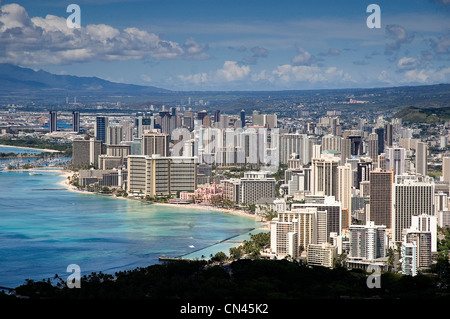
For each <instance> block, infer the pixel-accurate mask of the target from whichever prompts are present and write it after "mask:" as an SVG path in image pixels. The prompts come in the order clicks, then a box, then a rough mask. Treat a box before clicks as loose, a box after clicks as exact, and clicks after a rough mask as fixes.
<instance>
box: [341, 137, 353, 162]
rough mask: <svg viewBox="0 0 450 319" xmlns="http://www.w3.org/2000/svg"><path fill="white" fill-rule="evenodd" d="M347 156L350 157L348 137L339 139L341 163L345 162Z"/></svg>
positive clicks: (350, 146)
mask: <svg viewBox="0 0 450 319" xmlns="http://www.w3.org/2000/svg"><path fill="white" fill-rule="evenodd" d="M347 158H352V141H351V140H350V139H348V138H342V139H341V165H343V164H345V163H346V160H347Z"/></svg>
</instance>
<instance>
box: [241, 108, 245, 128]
mask: <svg viewBox="0 0 450 319" xmlns="http://www.w3.org/2000/svg"><path fill="white" fill-rule="evenodd" d="M241 124H242V128H244V127H245V110H241Z"/></svg>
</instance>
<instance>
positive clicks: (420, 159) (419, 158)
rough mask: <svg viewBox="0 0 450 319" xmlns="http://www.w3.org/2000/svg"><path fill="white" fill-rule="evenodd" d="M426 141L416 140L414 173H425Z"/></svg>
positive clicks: (426, 172) (426, 170)
mask: <svg viewBox="0 0 450 319" xmlns="http://www.w3.org/2000/svg"><path fill="white" fill-rule="evenodd" d="M427 154H428V145H427V143H423V142H418V143H417V148H416V174H420V175H427V174H428V169H427Z"/></svg>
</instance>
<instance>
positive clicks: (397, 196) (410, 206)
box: [392, 175, 435, 242]
mask: <svg viewBox="0 0 450 319" xmlns="http://www.w3.org/2000/svg"><path fill="white" fill-rule="evenodd" d="M434 189H435V185H434V182H433V181H432V180H431V178H430V177H427V176H423V177H420V176H414V175H399V176H396V177H395V183H394V184H393V192H392V197H393V198H392V203H393V208H392V238H393V240H394V241H396V242H400V241H402V231H403V229H407V228H409V227H410V226H411V223H412V218H411V217H412V216H416V215H422V214H426V215H434Z"/></svg>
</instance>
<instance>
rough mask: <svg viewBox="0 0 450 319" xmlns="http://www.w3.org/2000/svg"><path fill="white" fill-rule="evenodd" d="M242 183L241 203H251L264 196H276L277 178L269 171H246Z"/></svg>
mask: <svg viewBox="0 0 450 319" xmlns="http://www.w3.org/2000/svg"><path fill="white" fill-rule="evenodd" d="M240 184H241V186H240V192H241V196H240V203H241V204H246V205H251V204H255V203H256V202H257V201H258V200H260V199H262V198H275V197H276V193H275V185H276V180H275V178H273V177H270V175H269V174H268V173H267V172H261V171H259V172H245V173H244V177H243V178H241V179H240Z"/></svg>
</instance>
